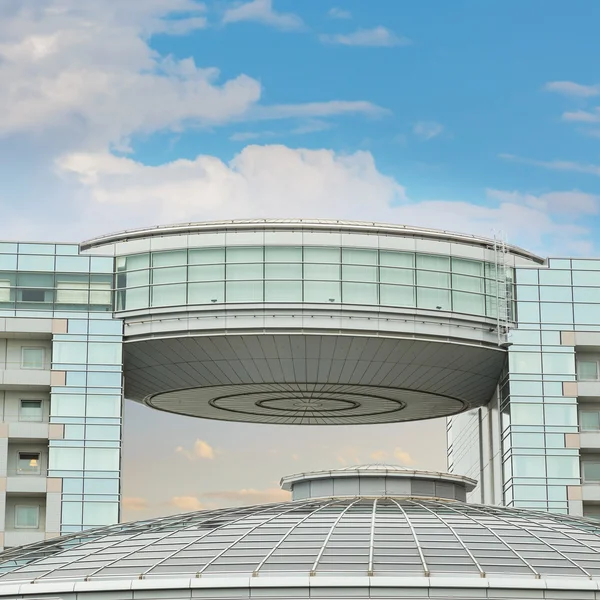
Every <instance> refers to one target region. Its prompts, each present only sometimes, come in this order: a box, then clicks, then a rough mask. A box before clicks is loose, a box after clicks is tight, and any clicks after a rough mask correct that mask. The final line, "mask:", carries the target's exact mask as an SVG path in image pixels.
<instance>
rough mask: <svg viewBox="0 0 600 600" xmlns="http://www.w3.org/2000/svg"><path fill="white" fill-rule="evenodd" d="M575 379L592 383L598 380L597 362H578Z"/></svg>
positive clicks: (582, 360)
mask: <svg viewBox="0 0 600 600" xmlns="http://www.w3.org/2000/svg"><path fill="white" fill-rule="evenodd" d="M577 377H578V378H579V379H581V380H583V381H585V380H588V381H594V380H597V379H598V361H596V360H584V359H581V360H578V361H577Z"/></svg>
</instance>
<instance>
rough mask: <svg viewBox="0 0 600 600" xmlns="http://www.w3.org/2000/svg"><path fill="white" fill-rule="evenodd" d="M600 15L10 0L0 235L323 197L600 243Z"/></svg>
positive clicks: (391, 214)
mask: <svg viewBox="0 0 600 600" xmlns="http://www.w3.org/2000/svg"><path fill="white" fill-rule="evenodd" d="M599 16H600V5H598V4H597V3H596V2H594V1H593V0H581V1H579V2H577V3H575V4H574V5H570V6H567V5H566V4H565V3H564V2H558V1H554V0H549V1H548V0H547V1H544V2H542V1H541V0H532V1H530V2H527V3H522V2H516V1H512V0H509V1H506V2H502V3H500V2H494V3H491V2H480V1H475V0H455V1H452V2H441V1H433V0H422V1H420V2H390V1H389V0H370V1H369V2H368V3H367V2H364V1H363V0H341V1H339V2H336V1H332V2H325V1H322V0H319V1H317V0H307V1H304V2H298V1H295V2H294V1H292V0H240V1H239V2H238V1H233V0H206V1H205V2H197V1H195V0H145V1H143V2H142V1H141V0H135V1H132V2H128V3H123V2H120V1H118V0H105V1H102V2H101V1H100V0H89V1H88V2H86V3H85V4H81V3H80V2H77V1H76V0H24V1H23V2H12V1H8V2H4V3H3V4H2V5H1V6H0V17H2V18H1V19H0V58H1V60H0V78H1V79H2V80H3V82H4V87H3V91H2V92H1V93H0V109H1V110H2V114H3V115H4V118H3V121H2V122H1V123H0V155H1V156H2V157H3V161H2V162H1V163H0V207H1V208H2V209H3V211H4V215H5V218H4V221H3V223H0V228H1V229H0V234H1V235H2V236H3V237H27V238H41V237H44V236H47V232H48V229H49V226H51V228H52V230H53V232H54V235H53V236H54V237H56V238H57V239H70V240H73V231H74V230H76V231H78V232H79V234H80V235H76V236H75V240H73V241H77V240H78V239H79V238H80V237H86V236H92V235H96V234H99V233H104V232H106V231H107V230H113V229H123V228H130V227H136V226H144V225H149V224H156V223H157V222H160V223H162V222H174V221H190V220H205V219H215V218H236V217H261V216H262V217H267V216H272V217H278V216H281V217H290V216H299V217H311V216H316V217H331V218H350V219H352V218H355V219H366V220H377V221H394V222H404V223H408V224H418V225H421V226H431V227H434V228H435V227H438V228H439V227H442V228H446V229H454V230H460V231H466V232H472V233H480V234H484V235H492V229H500V230H503V231H504V232H505V235H506V237H507V239H508V240H509V241H511V242H513V243H517V244H521V245H527V246H528V247H529V248H530V249H532V250H535V251H538V252H541V253H544V254H545V253H549V254H554V255H556V254H585V255H587V254H595V253H598V250H599V249H598V247H597V244H596V241H595V239H596V235H595V232H596V228H597V227H598V216H597V215H598V200H599V195H600V185H599V183H600V180H599V175H600V157H599V156H598V151H597V148H598V144H599V139H600V111H598V110H596V107H597V106H598V105H599V104H600V87H598V86H599V85H600V84H599V83H598V82H599V81H600V74H599V73H598V69H597V67H596V65H595V60H594V57H595V56H596V54H597V52H596V51H597V50H598V47H599V46H600V43H599V42H598V38H597V32H596V26H595V24H596V23H597V19H598V17H599ZM32 175H33V176H32ZM31 214H35V215H36V216H37V217H38V218H37V219H31V218H30V216H31Z"/></svg>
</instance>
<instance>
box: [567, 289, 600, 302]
mask: <svg viewBox="0 0 600 600" xmlns="http://www.w3.org/2000/svg"><path fill="white" fill-rule="evenodd" d="M573 300H574V301H575V302H591V303H595V304H600V288H599V287H585V288H584V287H576V288H573Z"/></svg>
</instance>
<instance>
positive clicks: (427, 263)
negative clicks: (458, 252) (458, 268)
mask: <svg viewBox="0 0 600 600" xmlns="http://www.w3.org/2000/svg"><path fill="white" fill-rule="evenodd" d="M417 269H428V270H431V271H446V272H449V271H450V257H449V256H437V255H435V254H417Z"/></svg>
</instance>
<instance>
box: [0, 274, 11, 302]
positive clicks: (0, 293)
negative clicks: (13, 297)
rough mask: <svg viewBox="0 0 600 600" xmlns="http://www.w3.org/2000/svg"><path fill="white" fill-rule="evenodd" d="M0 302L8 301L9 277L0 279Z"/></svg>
mask: <svg viewBox="0 0 600 600" xmlns="http://www.w3.org/2000/svg"><path fill="white" fill-rule="evenodd" d="M0 302H10V280H9V279H0Z"/></svg>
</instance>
